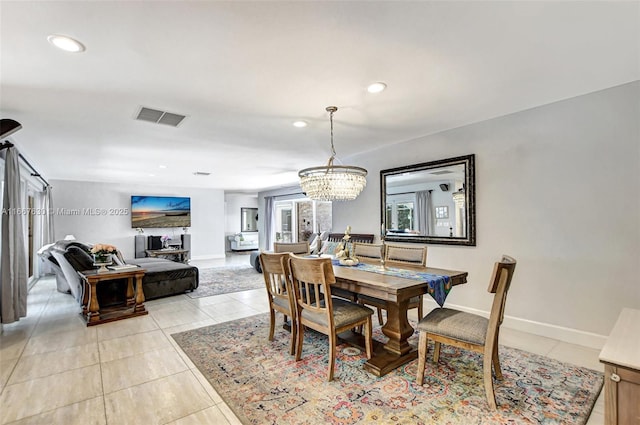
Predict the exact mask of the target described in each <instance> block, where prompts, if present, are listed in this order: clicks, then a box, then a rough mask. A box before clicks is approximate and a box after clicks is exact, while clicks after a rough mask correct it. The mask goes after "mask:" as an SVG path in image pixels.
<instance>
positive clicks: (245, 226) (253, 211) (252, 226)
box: [240, 207, 258, 232]
mask: <svg viewBox="0 0 640 425" xmlns="http://www.w3.org/2000/svg"><path fill="white" fill-rule="evenodd" d="M240 231H241V232H257V231H258V209H257V208H245V207H242V208H240Z"/></svg>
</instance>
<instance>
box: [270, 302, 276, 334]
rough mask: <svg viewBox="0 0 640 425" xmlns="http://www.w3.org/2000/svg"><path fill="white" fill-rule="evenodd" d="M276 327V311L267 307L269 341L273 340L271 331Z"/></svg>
mask: <svg viewBox="0 0 640 425" xmlns="http://www.w3.org/2000/svg"><path fill="white" fill-rule="evenodd" d="M275 327H276V312H275V310H274V309H269V341H273V332H274V331H275Z"/></svg>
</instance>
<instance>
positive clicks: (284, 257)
mask: <svg viewBox="0 0 640 425" xmlns="http://www.w3.org/2000/svg"><path fill="white" fill-rule="evenodd" d="M288 258H289V254H288V253H269V252H263V253H261V254H260V265H261V266H262V276H263V278H264V283H265V286H266V288H267V295H268V296H269V303H272V302H273V299H274V298H281V299H283V300H286V301H287V303H288V304H289V308H290V311H291V312H293V311H295V298H294V297H293V296H291V297H290V296H289V294H293V291H292V289H293V288H292V286H291V280H290V278H289V276H290V273H289V262H288Z"/></svg>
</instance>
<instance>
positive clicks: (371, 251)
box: [353, 242, 383, 260]
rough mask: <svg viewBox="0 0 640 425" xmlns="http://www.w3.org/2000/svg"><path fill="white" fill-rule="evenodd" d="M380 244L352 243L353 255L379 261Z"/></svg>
mask: <svg viewBox="0 0 640 425" xmlns="http://www.w3.org/2000/svg"><path fill="white" fill-rule="evenodd" d="M382 248H383V246H382V244H379V243H364V242H354V243H353V255H355V256H356V257H358V258H364V259H368V260H380V259H381V258H382Z"/></svg>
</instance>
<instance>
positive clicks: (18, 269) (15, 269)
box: [0, 148, 29, 323]
mask: <svg viewBox="0 0 640 425" xmlns="http://www.w3.org/2000/svg"><path fill="white" fill-rule="evenodd" d="M3 192H4V193H3V202H2V207H3V210H4V211H6V212H7V213H6V214H2V246H1V247H0V249H1V251H2V262H1V263H0V276H1V277H2V280H1V282H0V319H1V321H2V323H13V322H15V321H17V320H20V318H21V317H25V316H26V315H27V281H28V279H29V276H28V269H27V257H26V255H27V251H26V248H25V246H26V245H25V239H24V231H23V218H24V215H23V214H15V213H12V212H15V211H20V209H22V210H26V205H24V201H23V197H22V194H21V193H20V165H19V164H18V152H17V151H16V149H15V148H8V149H6V154H5V168H4V191H3Z"/></svg>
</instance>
